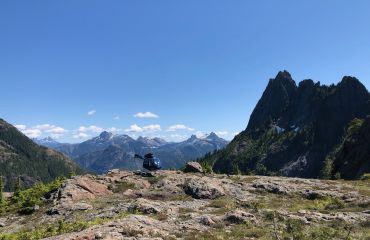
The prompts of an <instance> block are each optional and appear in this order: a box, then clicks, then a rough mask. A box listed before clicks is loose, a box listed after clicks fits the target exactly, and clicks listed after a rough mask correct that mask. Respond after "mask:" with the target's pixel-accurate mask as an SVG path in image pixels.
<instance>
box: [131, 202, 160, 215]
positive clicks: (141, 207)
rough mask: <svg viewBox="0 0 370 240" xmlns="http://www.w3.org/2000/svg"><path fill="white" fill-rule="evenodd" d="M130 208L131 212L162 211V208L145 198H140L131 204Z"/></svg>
mask: <svg viewBox="0 0 370 240" xmlns="http://www.w3.org/2000/svg"><path fill="white" fill-rule="evenodd" d="M128 210H129V211H130V212H135V211H139V212H142V213H145V214H154V213H159V212H160V209H159V208H158V207H157V206H155V205H154V204H152V203H151V202H150V201H148V200H146V199H144V198H138V199H137V200H136V201H135V202H134V203H132V204H131V205H130V206H129V208H128Z"/></svg>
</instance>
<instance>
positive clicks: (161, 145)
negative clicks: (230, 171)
mask: <svg viewBox="0 0 370 240" xmlns="http://www.w3.org/2000/svg"><path fill="white" fill-rule="evenodd" d="M33 140H34V141H35V142H36V143H37V144H40V145H43V146H47V147H50V148H53V149H55V150H57V151H60V152H63V153H64V154H66V155H68V156H69V157H71V158H72V159H74V160H75V161H76V162H77V163H78V164H79V165H80V166H81V167H82V168H84V169H87V170H89V171H92V172H95V173H103V172H106V171H107V170H110V169H113V168H120V169H128V170H136V169H138V168H141V165H142V163H141V162H140V160H135V159H134V155H135V154H141V155H144V154H146V153H149V152H151V153H153V154H155V155H156V156H157V157H159V158H160V159H161V162H162V168H163V169H170V168H172V169H178V168H181V167H183V166H184V165H185V163H186V162H187V161H190V160H194V159H197V158H200V157H202V156H204V155H205V154H206V153H209V152H213V151H215V150H220V149H222V148H224V147H225V146H226V145H227V144H228V141H226V140H224V139H222V138H220V137H218V136H217V135H216V134H215V133H213V132H212V133H211V134H209V135H206V136H204V137H201V138H199V137H197V136H195V135H192V136H191V137H190V138H189V139H187V140H185V141H183V142H166V141H165V140H164V139H161V138H148V137H139V138H138V139H136V140H135V139H133V138H131V137H130V136H128V135H114V134H112V133H110V132H106V131H104V132H102V133H101V134H100V135H99V136H97V137H94V138H92V139H89V140H87V141H84V142H82V143H77V144H69V143H59V142H57V141H55V140H53V139H51V138H46V139H33Z"/></svg>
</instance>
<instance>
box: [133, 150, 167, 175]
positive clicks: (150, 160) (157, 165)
mask: <svg viewBox="0 0 370 240" xmlns="http://www.w3.org/2000/svg"><path fill="white" fill-rule="evenodd" d="M134 158H139V159H142V160H143V168H145V169H147V170H149V171H155V170H159V169H161V168H162V165H161V160H160V159H159V158H157V157H155V156H154V155H153V153H147V154H145V155H144V157H142V156H141V155H139V154H135V156H134Z"/></svg>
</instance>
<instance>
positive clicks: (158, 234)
mask: <svg viewBox="0 0 370 240" xmlns="http://www.w3.org/2000/svg"><path fill="white" fill-rule="evenodd" d="M368 191H369V187H368V185H367V183H366V182H353V181H351V182H344V181H323V180H314V179H299V178H283V177H263V176H227V175H218V174H213V175H203V174H202V175H200V174H197V173H195V174H194V173H184V172H181V171H156V172H153V173H151V174H150V175H147V174H139V173H138V172H129V171H119V170H117V169H115V170H111V171H110V172H109V173H107V174H106V175H101V176H92V175H85V176H76V177H73V178H72V179H69V180H67V181H66V182H65V183H64V184H63V185H62V186H61V187H60V188H59V189H58V190H57V191H55V192H53V193H50V194H49V195H50V196H49V197H48V199H47V202H46V203H47V205H46V206H41V208H40V209H39V210H37V211H36V212H35V213H34V214H33V215H27V216H19V215H14V214H11V213H9V215H4V216H2V218H1V219H0V223H1V224H0V227H1V226H2V227H1V228H0V231H2V232H3V233H8V232H17V231H22V230H25V229H35V228H36V229H39V228H42V227H49V228H50V229H52V226H54V227H55V228H59V227H63V226H68V227H65V229H74V230H73V231H72V232H69V231H65V229H64V231H65V232H64V233H63V234H61V235H59V236H50V235H48V236H49V238H47V239H50V240H52V239H53V240H62V239H63V240H72V239H74V240H75V239H130V240H131V239H184V238H185V239H202V238H206V236H208V237H209V236H210V235H211V236H212V237H213V238H216V235H217V234H220V232H219V231H221V230H222V231H223V232H224V233H225V234H226V233H227V234H231V235H227V238H226V239H241V237H240V235H232V234H233V233H235V234H237V233H240V232H248V231H249V230H250V229H255V230H256V232H259V235H256V236H259V237H264V238H265V239H269V238H270V237H271V235H270V233H271V232H272V231H274V229H273V226H274V221H275V220H276V221H277V222H278V223H277V224H278V225H279V226H277V227H280V229H286V228H288V226H290V225H289V224H290V223H291V220H294V221H299V224H300V225H301V226H302V227H303V228H304V227H306V228H307V231H309V229H310V228H311V227H312V229H316V228H318V227H320V226H326V227H328V226H336V225H338V224H345V225H349V226H357V229H356V231H355V230H353V231H352V232H351V233H350V234H351V237H352V238H353V239H360V236H359V235H358V234H360V233H363V232H365V229H364V228H361V227H360V226H367V225H366V223H367V222H369V221H370V215H369V213H368V211H367V210H368V209H367V207H368V206H369V204H370V196H369V195H368ZM44 213H45V214H44ZM4 214H6V213H4ZM274 219H275V220H274ZM61 223H63V225H60V224H61ZM325 224H327V225H325ZM74 226H77V227H76V228H74ZM78 226H85V227H78ZM235 228H236V229H237V230H235V231H234V229H235ZM76 229H77V230H76ZM261 232H263V234H265V235H261V234H262V233H261ZM48 234H52V233H48ZM54 234H55V233H54ZM202 234H203V235H202ZM212 234H215V235H212ZM253 236H255V235H253ZM0 238H1V233H0ZM213 238H211V239H213ZM256 239H258V237H257V238H256Z"/></svg>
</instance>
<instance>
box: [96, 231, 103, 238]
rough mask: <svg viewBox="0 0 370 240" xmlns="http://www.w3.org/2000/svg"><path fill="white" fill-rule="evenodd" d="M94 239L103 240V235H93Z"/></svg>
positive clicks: (99, 233) (98, 233)
mask: <svg viewBox="0 0 370 240" xmlns="http://www.w3.org/2000/svg"><path fill="white" fill-rule="evenodd" d="M95 239H103V234H102V233H101V232H97V233H95Z"/></svg>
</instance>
